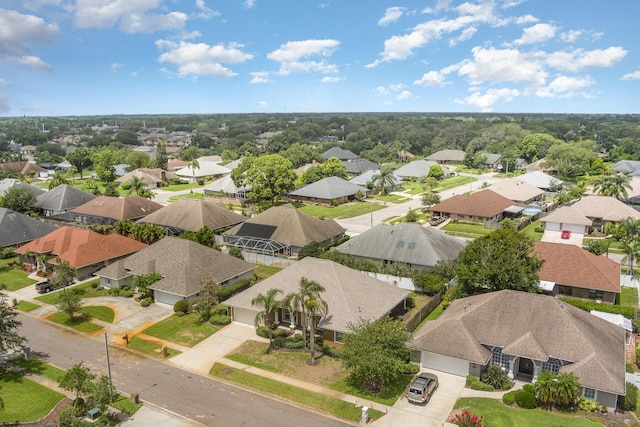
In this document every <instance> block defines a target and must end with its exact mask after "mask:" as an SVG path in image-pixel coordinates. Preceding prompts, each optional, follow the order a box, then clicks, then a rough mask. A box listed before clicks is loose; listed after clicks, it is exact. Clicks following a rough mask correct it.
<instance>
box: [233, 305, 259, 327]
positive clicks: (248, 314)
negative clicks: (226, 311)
mask: <svg viewBox="0 0 640 427" xmlns="http://www.w3.org/2000/svg"><path fill="white" fill-rule="evenodd" d="M255 319H256V312H255V311H251V310H245V309H242V308H235V307H234V308H233V320H234V321H236V322H240V323H246V324H247V325H252V326H253V324H254V322H255Z"/></svg>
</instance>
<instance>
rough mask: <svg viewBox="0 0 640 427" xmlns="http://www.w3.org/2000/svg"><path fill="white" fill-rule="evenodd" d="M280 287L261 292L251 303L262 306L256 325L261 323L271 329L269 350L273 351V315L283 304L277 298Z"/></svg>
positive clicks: (257, 315)
mask: <svg viewBox="0 0 640 427" xmlns="http://www.w3.org/2000/svg"><path fill="white" fill-rule="evenodd" d="M281 293H282V291H281V290H280V289H269V290H268V291H267V293H266V294H263V293H259V294H258V295H257V296H256V297H255V298H254V299H252V300H251V305H253V306H255V307H258V308H260V312H259V313H258V314H256V319H255V325H256V328H257V327H259V326H260V325H261V324H262V325H264V326H266V327H267V330H268V331H269V348H268V349H267V351H271V347H272V346H273V334H272V332H271V316H272V315H273V313H274V312H275V311H276V310H277V309H278V308H279V307H280V306H281V305H282V303H281V302H280V301H278V299H277V298H276V297H277V296H278V294H281Z"/></svg>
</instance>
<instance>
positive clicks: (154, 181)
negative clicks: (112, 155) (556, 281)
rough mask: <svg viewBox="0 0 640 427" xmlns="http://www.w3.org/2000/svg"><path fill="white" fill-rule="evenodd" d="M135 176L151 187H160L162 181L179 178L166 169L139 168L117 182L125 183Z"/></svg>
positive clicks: (146, 186) (147, 186)
mask: <svg viewBox="0 0 640 427" xmlns="http://www.w3.org/2000/svg"><path fill="white" fill-rule="evenodd" d="M133 177H138V178H140V179H141V180H142V181H143V182H144V185H145V188H149V189H152V188H159V187H162V183H164V182H169V181H171V180H173V179H179V178H178V176H176V175H174V174H173V173H171V172H167V171H165V170H164V169H149V168H139V169H136V170H133V171H131V172H129V173H127V174H125V175H123V176H121V177H120V178H118V179H116V182H118V183H120V184H124V183H125V182H128V181H131V179H132V178H133Z"/></svg>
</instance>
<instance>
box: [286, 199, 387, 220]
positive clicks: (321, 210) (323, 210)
mask: <svg viewBox="0 0 640 427" xmlns="http://www.w3.org/2000/svg"><path fill="white" fill-rule="evenodd" d="M384 207H385V206H384V204H381V203H371V202H349V203H344V204H342V205H339V206H320V205H303V206H301V207H299V208H298V210H299V211H300V212H303V213H306V214H307V215H313V216H316V217H318V218H351V217H354V216H359V215H363V214H366V213H370V212H372V211H377V210H378V209H382V208H384Z"/></svg>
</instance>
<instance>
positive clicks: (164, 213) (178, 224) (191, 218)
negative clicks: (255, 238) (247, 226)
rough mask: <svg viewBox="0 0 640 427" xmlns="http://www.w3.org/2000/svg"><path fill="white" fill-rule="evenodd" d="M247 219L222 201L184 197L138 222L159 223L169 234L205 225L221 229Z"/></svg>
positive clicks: (213, 228) (194, 229) (196, 228)
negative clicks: (205, 200)
mask: <svg viewBox="0 0 640 427" xmlns="http://www.w3.org/2000/svg"><path fill="white" fill-rule="evenodd" d="M245 219H246V218H245V217H243V216H242V215H240V214H238V213H235V212H234V211H232V210H231V209H229V208H227V207H226V206H225V205H223V204H222V203H219V202H218V203H209V202H204V201H202V200H199V199H190V198H183V199H179V200H176V201H175V202H173V203H169V204H168V205H167V206H164V207H163V208H161V209H159V210H157V211H155V212H153V213H150V214H149V215H147V216H145V217H144V218H141V219H139V220H138V221H136V222H137V223H138V224H140V223H146V224H155V225H159V226H160V227H163V228H165V229H166V230H167V234H179V233H181V232H183V231H198V230H200V229H201V228H202V227H204V226H205V225H206V226H207V227H209V228H210V229H212V230H220V229H222V228H226V227H231V226H233V225H236V224H240V223H241V222H243V221H244V220H245Z"/></svg>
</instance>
